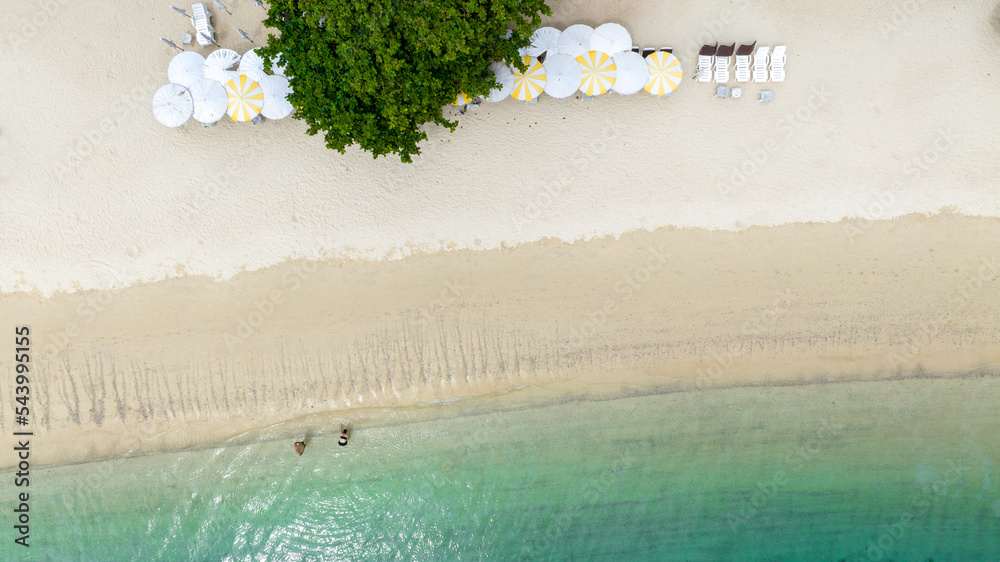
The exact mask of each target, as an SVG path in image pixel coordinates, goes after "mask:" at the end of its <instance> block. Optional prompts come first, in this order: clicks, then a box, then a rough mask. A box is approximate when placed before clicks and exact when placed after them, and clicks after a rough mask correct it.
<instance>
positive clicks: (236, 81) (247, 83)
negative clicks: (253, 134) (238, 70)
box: [226, 74, 264, 121]
mask: <svg viewBox="0 0 1000 562" xmlns="http://www.w3.org/2000/svg"><path fill="white" fill-rule="evenodd" d="M226 94H227V95H228V96H229V108H228V109H226V113H228V114H229V116H230V117H232V118H233V121H250V120H252V119H253V118H254V117H257V116H258V115H260V110H261V109H262V108H263V107H264V90H261V89H260V84H258V83H256V82H254V81H253V80H251V79H250V78H248V77H247V75H246V74H240V75H239V77H237V78H233V79H232V80H230V81H229V82H226Z"/></svg>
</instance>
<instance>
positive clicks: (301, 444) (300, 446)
mask: <svg viewBox="0 0 1000 562" xmlns="http://www.w3.org/2000/svg"><path fill="white" fill-rule="evenodd" d="M305 450H306V442H305V441H296V442H295V452H296V453H297V454H298V455H300V456H301V455H302V453H303V452H305Z"/></svg>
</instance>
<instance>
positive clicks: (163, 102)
mask: <svg viewBox="0 0 1000 562" xmlns="http://www.w3.org/2000/svg"><path fill="white" fill-rule="evenodd" d="M193 111H194V104H193V103H192V102H191V92H188V89H187V88H185V87H184V86H181V85H180V84H167V85H166V86H161V87H160V89H159V90H156V93H155V94H153V115H154V116H155V117H156V120H157V121H159V122H160V123H162V124H164V125H166V126H167V127H180V126H181V125H183V124H184V122H185V121H187V120H188V117H191V113H192V112H193Z"/></svg>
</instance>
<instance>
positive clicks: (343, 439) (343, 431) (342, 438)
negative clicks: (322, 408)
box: [337, 424, 351, 447]
mask: <svg viewBox="0 0 1000 562" xmlns="http://www.w3.org/2000/svg"><path fill="white" fill-rule="evenodd" d="M350 438H351V436H350V435H348V434H347V430H346V429H344V424H340V440H339V441H337V443H338V444H339V445H340V446H341V447H346V446H347V441H348V440H349V439H350Z"/></svg>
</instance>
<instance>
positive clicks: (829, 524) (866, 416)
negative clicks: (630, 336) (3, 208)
mask: <svg viewBox="0 0 1000 562" xmlns="http://www.w3.org/2000/svg"><path fill="white" fill-rule="evenodd" d="M998 391H1000V384H998V380H997V379H996V378H990V377H984V378H966V379H960V380H908V381H885V382H879V383H854V384H822V385H810V386H798V387H777V388H775V387H772V388H750V389H729V390H713V391H702V392H695V393H680V394H676V393H675V394H662V395H648V396H633V397H628V398H618V399H607V400H600V401H568V402H563V403H555V404H553V403H550V404H547V405H540V406H533V407H525V406H524V405H523V403H520V405H517V406H512V404H514V403H513V402H509V401H507V402H505V399H503V398H495V399H491V400H487V401H480V402H479V403H477V404H476V405H475V406H474V407H472V406H464V407H460V406H455V405H450V406H436V407H434V411H435V413H434V415H435V416H437V419H432V420H424V421H421V422H420V423H398V422H399V418H397V419H396V421H395V422H393V423H394V425H383V426H377V427H357V428H354V436H353V438H352V441H351V443H350V445H349V446H348V447H346V448H341V447H338V446H337V445H336V428H335V427H334V428H332V431H330V432H329V433H321V434H319V435H317V436H315V437H312V438H311V440H310V444H309V446H308V448H307V450H306V452H305V454H304V455H303V456H301V457H298V456H296V455H295V454H294V453H293V452H292V443H291V441H292V439H282V440H278V441H264V442H258V443H254V444H252V445H247V446H233V447H225V448H212V449H203V450H196V451H187V452H182V453H171V454H162V455H155V456H147V457H141V458H132V459H121V460H114V461H107V462H98V463H89V464H83V465H75V466H66V467H56V468H50V469H45V470H38V471H36V472H34V476H35V477H34V478H33V479H32V490H33V493H34V494H35V495H34V496H33V497H34V500H33V504H32V532H31V547H30V548H29V549H23V548H22V547H13V546H12V544H13V543H12V538H8V539H7V540H5V541H4V543H3V546H2V547H0V554H2V558H3V559H5V560H10V559H15V560H16V559H32V560H605V559H610V560H842V559H845V560H852V561H853V560H879V559H881V560H927V559H931V558H932V559H934V560H939V561H940V560H997V559H1000V488H998V484H1000V464H998V461H1000V446H998V445H997V441H998V440H997V429H998V427H1000V424H998V421H1000V414H998V413H997V408H995V407H994V406H995V405H996V402H997V399H996V397H997V396H1000V393H998ZM525 392H530V391H525ZM476 411H478V412H479V413H478V414H470V412H476ZM425 413H426V412H425ZM459 414H461V415H459ZM404 417H405V416H404ZM319 429H321V430H322V429H323V428H319ZM11 508H12V506H11V505H10V504H9V503H8V504H7V505H5V512H7V513H10V509H11ZM8 534H10V531H9V530H8Z"/></svg>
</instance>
